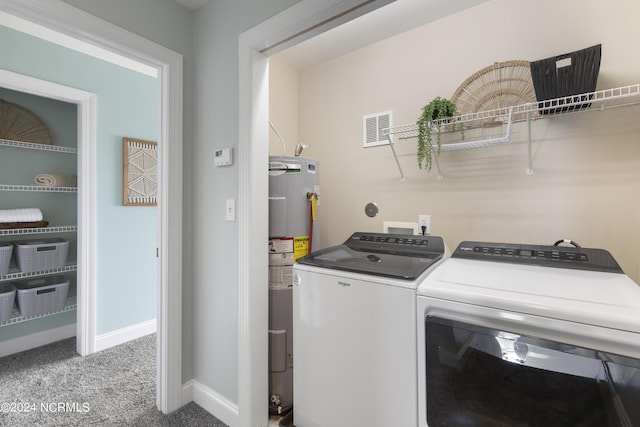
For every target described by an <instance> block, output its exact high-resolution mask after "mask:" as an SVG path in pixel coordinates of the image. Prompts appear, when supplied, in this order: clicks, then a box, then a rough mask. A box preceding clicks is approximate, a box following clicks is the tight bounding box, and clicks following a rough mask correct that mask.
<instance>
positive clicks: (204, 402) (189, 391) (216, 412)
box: [182, 380, 238, 427]
mask: <svg viewBox="0 0 640 427" xmlns="http://www.w3.org/2000/svg"><path fill="white" fill-rule="evenodd" d="M192 401H193V402H195V403H197V404H198V405H200V406H202V407H203V408H204V409H205V410H206V411H207V412H209V413H210V414H211V415H213V416H214V417H216V418H217V419H219V420H220V421H222V422H223V423H225V424H226V425H228V426H229V427H236V426H237V425H238V405H236V404H235V403H233V402H231V401H230V400H229V399H227V398H226V397H224V396H221V395H220V394H218V393H216V392H215V391H213V390H211V389H210V388H209V387H207V386H205V385H202V384H200V383H199V382H197V381H195V380H190V381H189V382H187V383H186V384H184V385H183V386H182V404H183V405H186V404H187V403H189V402H192Z"/></svg>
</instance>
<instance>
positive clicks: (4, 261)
mask: <svg viewBox="0 0 640 427" xmlns="http://www.w3.org/2000/svg"><path fill="white" fill-rule="evenodd" d="M12 253H13V245H12V244H11V243H0V276H4V275H5V274H7V273H8V272H9V263H10V262H11V254H12Z"/></svg>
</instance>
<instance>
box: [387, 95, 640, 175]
mask: <svg viewBox="0 0 640 427" xmlns="http://www.w3.org/2000/svg"><path fill="white" fill-rule="evenodd" d="M637 104H640V83H638V84H634V85H629V86H622V87H617V88H612V89H604V90H599V91H595V92H588V93H583V94H579V95H571V96H566V97H562V98H555V99H549V100H544V101H538V102H536V103H526V104H520V105H515V106H512V107H504V108H498V109H494V110H487V111H479V112H476V113H470V114H462V115H458V116H455V117H451V118H447V119H441V120H437V121H435V122H433V123H432V124H431V128H432V132H433V133H436V132H440V133H441V134H443V135H444V134H451V133H453V132H456V131H460V129H461V128H464V133H466V132H467V130H471V129H479V128H481V127H483V126H485V127H486V124H487V123H492V122H495V124H496V125H500V126H503V125H505V124H506V125H507V129H506V132H505V134H504V135H497V136H492V137H490V138H486V139H480V140H474V141H464V140H463V141H462V142H455V143H447V144H442V145H441V148H440V151H456V150H467V149H473V148H484V147H489V146H493V145H499V144H506V143H509V142H510V135H511V125H512V124H513V123H517V122H527V123H528V124H529V137H528V145H529V165H528V168H527V173H528V174H532V173H533V169H532V166H531V153H530V152H531V129H530V126H531V122H532V121H533V120H540V119H545V118H549V117H554V116H561V115H566V114H576V113H582V112H587V111H594V110H595V111H597V110H604V109H607V108H617V107H626V106H630V105H637ZM558 110H562V112H557V113H555V114H548V113H549V112H550V111H551V112H556V111H558ZM545 113H546V114H545ZM505 117H508V118H509V119H508V120H505V119H504V118H505ZM438 129H440V130H438ZM381 133H382V135H384V136H386V137H387V139H388V140H389V146H390V147H391V149H392V151H393V154H394V158H395V159H396V163H397V165H398V170H399V171H400V180H401V181H405V177H404V174H403V172H402V168H401V167H400V163H399V162H398V159H397V156H396V154H395V149H394V148H393V142H392V140H391V137H390V136H391V135H397V136H398V137H399V139H401V140H402V139H408V138H416V137H417V136H418V125H417V124H413V123H412V124H404V125H400V126H395V127H392V128H388V129H382V131H381ZM465 136H466V135H465ZM461 139H466V138H462V136H461ZM434 160H435V164H436V166H437V168H438V179H440V180H441V179H443V177H442V173H441V172H440V165H439V164H438V162H437V155H435V154H434Z"/></svg>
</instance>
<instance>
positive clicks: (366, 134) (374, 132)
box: [362, 111, 392, 148]
mask: <svg viewBox="0 0 640 427" xmlns="http://www.w3.org/2000/svg"><path fill="white" fill-rule="evenodd" d="M391 118H392V116H391V111H385V112H384V113H377V114H372V115H370V116H364V120H363V121H362V128H363V130H362V146H363V147H365V148H367V147H376V146H378V145H387V144H389V140H388V139H387V137H386V135H384V134H383V133H382V130H383V129H387V128H390V127H391V126H392V121H391Z"/></svg>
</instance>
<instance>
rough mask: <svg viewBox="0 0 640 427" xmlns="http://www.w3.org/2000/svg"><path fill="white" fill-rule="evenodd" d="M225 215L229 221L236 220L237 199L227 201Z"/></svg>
mask: <svg viewBox="0 0 640 427" xmlns="http://www.w3.org/2000/svg"><path fill="white" fill-rule="evenodd" d="M225 213H226V217H227V221H235V220H236V199H227V205H226V209H225Z"/></svg>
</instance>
